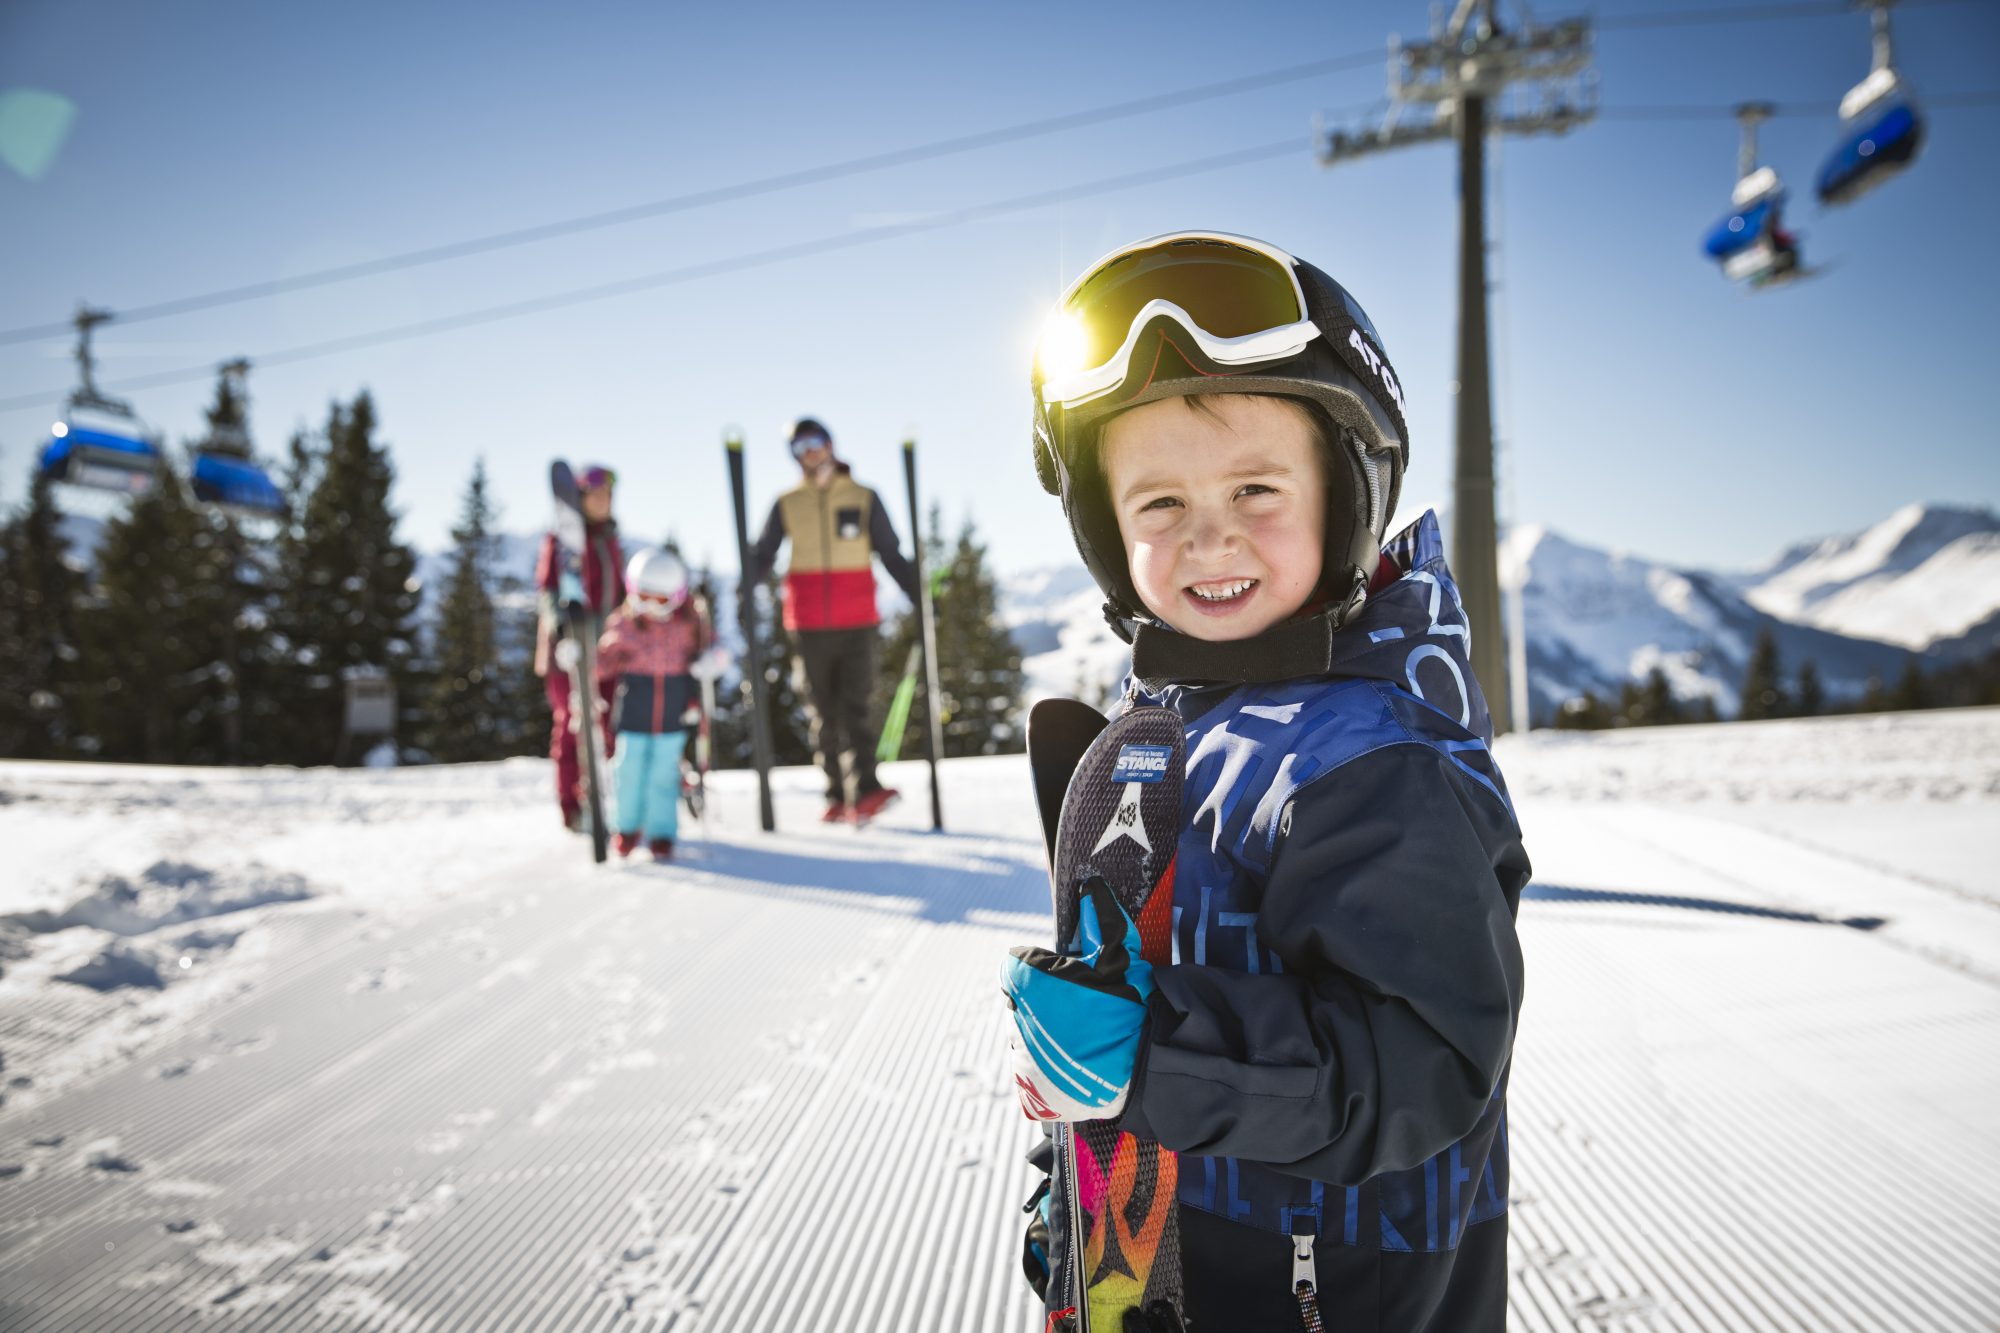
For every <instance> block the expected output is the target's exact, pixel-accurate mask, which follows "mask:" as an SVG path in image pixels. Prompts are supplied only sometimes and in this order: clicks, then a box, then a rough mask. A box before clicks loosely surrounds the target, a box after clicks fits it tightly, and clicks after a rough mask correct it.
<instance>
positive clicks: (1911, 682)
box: [1889, 653, 1931, 709]
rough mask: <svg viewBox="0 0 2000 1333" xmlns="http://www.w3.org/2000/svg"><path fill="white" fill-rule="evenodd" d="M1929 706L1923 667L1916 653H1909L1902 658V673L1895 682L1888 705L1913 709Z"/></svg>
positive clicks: (1928, 686) (1928, 691) (1929, 690)
mask: <svg viewBox="0 0 2000 1333" xmlns="http://www.w3.org/2000/svg"><path fill="white" fill-rule="evenodd" d="M1930 706H1931V689H1930V682H1929V681H1927V680H1925V679H1924V668H1923V665H1922V663H1920V662H1919V661H1918V660H1917V655H1916V654H1915V653H1910V654H1908V655H1906V656H1905V657H1904V658H1903V674H1902V677H1901V678H1900V679H1899V680H1897V682H1896V689H1895V692H1894V693H1892V694H1891V695H1890V696H1889V707H1891V708H1897V709H1913V708H1929V707H1930Z"/></svg>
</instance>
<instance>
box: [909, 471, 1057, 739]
mask: <svg viewBox="0 0 2000 1333" xmlns="http://www.w3.org/2000/svg"><path fill="white" fill-rule="evenodd" d="M942 527H943V520H942V516H941V515H940V514H939V512H938V510H937V508H936V507H935V506H933V507H932V510H931V515H930V524H929V530H930V532H929V535H928V536H927V537H926V538H925V543H924V549H925V565H926V566H927V568H928V569H929V570H931V571H933V572H935V571H938V570H942V571H943V579H944V591H943V592H942V594H941V595H939V596H938V597H936V598H935V599H934V602H933V612H934V616H935V620H936V626H935V630H936V638H937V656H938V693H939V695H940V696H941V703H942V706H943V710H944V755H945V757H948V758H956V757H959V756H962V755H975V754H1010V753H1015V752H1018V751H1020V750H1021V749H1023V748H1024V746H1025V744H1026V738H1025V736H1024V735H1023V732H1022V729H1021V726H1020V722H1019V714H1020V711H1021V690H1022V686H1023V684H1024V682H1025V679H1026V678H1025V674H1024V673H1023V672H1022V670H1021V654H1020V651H1019V650H1018V649H1017V648H1016V647H1015V646H1014V640H1013V637H1012V636H1011V635H1010V634H1009V633H1008V632H1007V627H1006V625H1005V624H1004V623H1002V621H1001V618H1000V593H999V587H998V585H997V584H996V582H995V580H994V579H993V576H992V575H991V574H990V573H988V572H987V569H986V547H985V546H984V545H983V544H981V543H980V542H979V540H978V536H977V530H976V529H975V528H974V526H973V523H972V520H971V519H970V518H967V519H966V520H965V522H964V524H963V525H962V526H961V527H960V528H959V533H958V540H957V542H956V543H955V545H954V546H953V548H952V549H951V550H950V551H949V552H947V551H946V550H945V548H944V545H943V542H942V540H941V539H940V538H939V537H938V536H937V534H938V533H939V532H940V531H941V530H942ZM920 632H921V624H920V620H919V617H918V615H917V612H916V609H915V608H914V607H913V608H911V609H910V610H909V611H906V612H904V613H903V614H902V615H901V616H899V617H898V618H897V620H896V622H895V623H894V625H893V626H892V627H891V629H890V633H889V636H888V640H887V643H886V644H885V646H884V648H883V652H882V657H881V669H880V671H879V672H878V674H877V679H876V689H875V705H874V707H875V716H876V717H878V718H879V717H881V716H882V715H883V714H884V712H885V711H886V709H887V708H888V704H889V699H890V697H891V696H892V695H893V694H894V693H895V689H896V684H897V682H898V681H899V680H900V679H901V678H902V675H903V671H904V669H905V666H906V665H907V663H908V661H909V653H910V647H911V645H912V644H914V643H915V642H916V640H917V635H918V634H919V633H920ZM919 686H920V687H919V689H918V690H917V693H916V697H915V699H914V700H913V701H912V703H911V706H910V720H909V726H908V728H907V730H906V731H905V732H904V736H903V754H905V755H911V754H922V753H923V745H924V741H923V737H924V734H925V731H926V730H927V729H928V728H929V726H930V702H929V699H928V697H927V693H928V692H927V691H926V690H924V689H923V688H921V682H919Z"/></svg>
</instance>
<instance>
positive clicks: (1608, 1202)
mask: <svg viewBox="0 0 2000 1333" xmlns="http://www.w3.org/2000/svg"><path fill="white" fill-rule="evenodd" d="M1502 758H1503V762H1504V763H1505V765H1506V767H1507V769H1508V772H1509V775H1510V778H1511V781H1512V784H1513V787H1514V792H1515V795H1516V798H1517V801H1518V803H1519V806H1520V809H1521V813H1522V818H1523V822H1524V824H1525V825H1526V827H1527V829H1528V834H1529V841H1530V848H1531V851H1532V853H1533V855H1534V858H1535V862H1536V869H1537V877H1536V885H1535V887H1534V888H1533V889H1532V890H1531V894H1530V897H1529V899H1528V900H1527V901H1526V902H1524V904H1523V906H1522V914H1521V920H1522V924H1521V930H1522V935H1523V939H1524V941H1525V946H1526V949H1527V951H1528V966H1529V999H1528V1007H1527V1012H1526V1014H1525V1016H1524V1019H1523V1027H1522V1033H1521V1039H1520V1044H1519V1048H1518V1052H1517V1059H1516V1074H1515V1078H1514V1094H1513V1101H1512V1114H1511V1116H1510V1139H1511V1143H1512V1146H1513V1152H1514V1155H1515V1198H1514V1210H1513V1263H1514V1268H1515V1282H1514V1286H1513V1318H1512V1320H1511V1326H1512V1327H1513V1328H1514V1329H1517V1330H1552V1329H1578V1330H1597V1329H1609V1328H1618V1329H1660V1330H1668V1329H1684V1330H1693V1329H1731V1330H1735V1329H1741V1330H1800V1331H1802V1333H1803V1331H1805V1330H1811V1331H1813V1333H1818V1331H1819V1330H1828V1329H1852V1330H1897V1329H1906V1330H1924V1331H1925V1333H1931V1331H1932V1330H1955V1329H1964V1330H1975V1329H1977V1330H1990V1329H1992V1328H1994V1327H1995V1326H1996V1324H2000V1277H1996V1274H1995V1269H1994V1265H1993V1263H1992V1256H1993V1255H1994V1254H1995V1253H1996V1252H2000V1188H1996V1186H2000V1149H1996V1147H1995V1145H1994V1143H1993V1128H1994V1118H1993V1114H1992V1109H1991V1108H1992V1106H1993V1105H1994V1103H1995V1099H1996V1096H2000V1066H1996V1063H1995V1061H1994V1060H1993V1052H1994V1051H1995V1050H2000V875H1996V873H1995V871H1994V869H1993V863H1994V853H1995V852H1996V851H2000V833H1996V830H2000V817H1997V816H2000V713H1996V712H1995V711H1992V710H1986V711H1975V712H1964V713H1934V714H1918V715H1903V716H1899V717H1890V718H1879V719H1868V718H1863V719H1829V720H1817V721H1812V722H1793V723H1774V724H1756V725H1749V724H1739V725H1734V726H1728V727H1708V728H1684V729H1678V730H1671V731H1659V732H1654V733H1650V734H1649V733H1637V732H1632V733H1618V734H1614V735H1606V736H1594V737H1573V736H1556V735H1547V734H1544V735H1538V736H1535V737H1532V738H1529V739H1527V740H1525V741H1509V742H1507V743H1505V744H1504V745H1503V748H1502ZM945 773H946V791H945V806H946V815H947V818H948V820H949V822H950V824H951V831H950V832H949V833H947V834H945V835H942V836H936V835H931V834H928V833H926V832H922V831H920V829H921V826H922V825H924V824H927V823H928V818H927V815H928V811H927V803H926V802H924V801H922V800H920V799H915V800H911V801H908V802H906V803H905V804H904V805H903V806H902V807H900V808H898V809H896V810H894V811H892V812H891V815H890V817H889V818H888V819H886V820H885V821H883V824H882V826H879V827H877V828H874V829H871V830H868V831H865V832H859V833H857V832H855V831H853V830H848V829H828V828H824V827H822V826H821V825H819V824H817V823H816V822H814V820H813V818H812V817H813V815H814V814H815V813H816V801H815V799H814V797H815V784H814V777H813V775H812V774H810V773H807V772H804V771H798V770H793V771H786V772H782V773H780V774H779V775H778V787H779V791H778V805H779V818H780V822H781V827H782V828H783V830H784V832H783V833H782V834H780V835H779V836H777V837H769V836H765V835H762V834H759V833H758V832H756V831H755V828H754V818H753V814H752V812H753V810H754V803H753V797H752V788H751V785H750V784H749V782H748V781H746V777H747V775H737V774H730V775H724V776H722V777H721V778H720V779H719V780H718V782H717V787H718V789H719V793H718V801H717V805H718V808H719V809H718V817H717V819H716V821H715V827H714V828H713V830H712V837H711V838H710V840H709V841H708V842H707V843H706V844H705V845H704V844H703V843H702V841H701V839H699V838H698V837H691V838H690V839H689V841H688V845H687V846H686V848H685V850H686V853H687V854H686V859H685V860H684V861H683V862H682V863H680V864H677V865H675V866H673V867H671V868H661V869H655V868H653V867H650V866H647V867H638V866H628V867H616V868H610V869H598V868H594V867H592V866H591V865H590V864H589V861H588V857H587V854H586V852H585V849H584V847H583V845H582V843H581V842H580V841H578V840H576V839H574V838H570V837H568V836H567V835H564V834H562V833H561V832H560V831H559V830H557V829H555V828H554V827H553V825H554V817H553V814H552V808H553V802H552V801H550V800H549V799H548V793H547V792H546V790H545V784H546V782H547V777H546V767H545V765H542V764H540V763H534V762H526V761H518V762H514V763H509V764H502V765H489V766H467V767H461V768H433V769H412V770H404V771H401V772H392V773H365V772H342V773H335V772H326V771H307V772H293V771H270V772H256V773H240V772H220V771H201V770H171V769H139V768H113V767H93V766H48V765H31V764H4V765H0V846H4V847H6V848H7V849H8V854H7V861H8V865H7V871H6V874H5V875H4V876H0V912H9V913H12V914H13V915H12V916H11V918H10V924H8V925H7V926H6V927H5V928H4V933H0V963H4V966H5V968H6V973H5V976H4V977H0V1053H3V1054H4V1056H5V1061H6V1063H5V1068H4V1071H0V1078H4V1079H6V1080H8V1081H9V1082H8V1084H7V1086H6V1088H5V1092H6V1098H7V1100H6V1104H5V1106H4V1108H0V1270H4V1272H5V1273H6V1280H5V1281H4V1282H0V1326H4V1327H6V1328H9V1329H36V1330H41V1329H100V1328H118V1329H135V1330H143V1329H168V1328H183V1327H187V1326H189V1325H190V1324H191V1323H192V1322H193V1319H194V1318H195V1317H201V1318H202V1319H203V1320H204V1322H214V1323H216V1325H217V1326H218V1327H271V1328H285V1329H293V1328H320V1329H348V1328H356V1329H358V1328H370V1329H390V1330H423V1329H430V1330H447V1329H478V1330H487V1329H494V1330H527V1329H605V1330H609V1329H627V1328H635V1329H636V1328H644V1329H665V1328H674V1329H679V1330H711V1329H713V1330H723V1329H732V1330H771V1329H786V1330H791V1329H814V1330H818V1329H827V1330H844V1329H853V1330H869V1331H870V1333H877V1331H878V1330H879V1331H887V1330H911V1331H912V1333H928V1331H930V1330H975V1329H977V1330H1006V1331H1007V1333H1027V1331H1028V1330H1032V1329H1037V1328H1039V1327H1040V1320H1039V1319H1038V1318H1037V1317H1036V1316H1035V1313H1034V1311H1033V1309H1032V1302H1031V1300H1030V1298H1029V1297H1028V1295H1027V1292H1026V1288H1025V1286H1024V1285H1023V1284H1022V1283H1021V1281H1020V1279H1019V1277H1018V1275H1017V1274H1018V1270H1017V1259H1016V1255H1017V1252H1018V1250H1017V1244H1018V1234H1019V1226H1020V1223H1021V1221H1022V1218H1021V1216H1020V1213H1019V1211H1018V1208H1017V1205H1018V1203H1019V1201H1020V1200H1021V1199H1022V1198H1024V1197H1025V1196H1026V1194H1027V1192H1028V1189H1029V1185H1030V1180H1031V1170H1030V1168H1029V1167H1028V1166H1026V1165H1025V1163H1023V1162H1022V1161H1021V1157H1020V1154H1021V1152H1022V1151H1023V1150H1024V1149H1025V1148H1026V1147H1027V1146H1028V1145H1029V1144H1030V1142H1031V1141H1032V1140H1033V1137H1034V1135H1035V1131H1034V1130H1033V1128H1032V1127H1030V1126H1029V1125H1028V1124H1027V1123H1026V1122H1025V1121H1023V1120H1022V1119H1021V1118H1020V1116H1019V1113H1018V1111H1016V1110H1015V1108H1014V1105H1013V1099H1012V1096H1011V1094H1010V1093H1009V1092H1008V1089H1007V1081H1006V1079H1005V1077H1004V1075H1003V1072H1002V1060H1001V1052H1002V1044H1003V1027H1002V1017H1001V1010H1000V1006H999V1001H998V998H997V984H996V973H997V969H998V959H999V957H1000V956H1001V953H1002V951H1003V950H1004V948H1005V946H1006V945H1007V944H1009V943H1011V942H1015V941H1017V940H1024V939H1034V938H1039V937H1040V936H1041V935H1042V934H1043V933H1044V932H1045V929H1046V927H1045V925H1044V917H1043V912H1044V907H1045V903H1046V890H1045V887H1044V884H1043V881H1042V872H1041V866H1040V859H1041V854H1040V847H1039V842H1038V837H1037V833H1036V830H1035V826H1034V816H1033V813H1032V807H1031V804H1030V800H1029V795H1028V790H1027V780H1026V773H1025V765H1024V763H1023V762H1022V761H1021V760H1020V759H1019V758H1003V759H993V760H970V761H963V762H956V763H952V764H948V765H946V766H945ZM894 779H895V780H898V781H900V782H901V784H902V785H903V786H904V787H905V789H906V790H907V791H910V792H911V793H912V795H913V796H914V795H916V794H917V791H918V788H919V786H920V784H921V782H922V768H921V766H918V765H902V766H899V767H898V768H897V769H896V770H894ZM183 959H185V960H186V964H185V965H183V963H182V960H183ZM58 976H68V977H72V978H76V979H72V980H66V981H65V980H57V979H56V978H57V977H58Z"/></svg>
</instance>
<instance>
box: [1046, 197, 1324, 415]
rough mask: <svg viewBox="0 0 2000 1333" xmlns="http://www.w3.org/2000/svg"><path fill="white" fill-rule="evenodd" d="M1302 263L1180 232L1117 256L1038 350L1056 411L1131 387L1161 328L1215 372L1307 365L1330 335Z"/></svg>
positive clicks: (1081, 286)
mask: <svg viewBox="0 0 2000 1333" xmlns="http://www.w3.org/2000/svg"><path fill="white" fill-rule="evenodd" d="M1295 263H1296V261H1295V260H1293V258H1292V257H1291V256H1290V255H1288V254H1286V253H1285V252H1284V251H1282V250H1279V249H1277V248H1276V247H1274V246H1269V245H1266V244H1264V243H1263V242H1262V241H1255V240H1251V239H1250V238H1248V237H1245V236H1231V235H1228V234H1226V233H1222V232H1180V233H1176V234H1174V235H1170V236H1156V237H1153V238H1152V239H1150V240H1145V241H1140V242H1138V243H1137V244H1134V245H1130V246H1127V247H1126V248H1124V249H1123V250H1117V251H1113V252H1112V253H1111V254H1110V255H1107V256H1106V257H1105V258H1104V259H1102V260H1099V261H1098V263H1097V264H1096V265H1095V266H1093V267H1092V268H1091V270H1090V271H1089V272H1088V273H1085V274H1084V275H1083V276H1082V277H1081V278H1078V279H1077V280H1076V282H1074V283H1073V284H1071V286H1070V289H1069V290H1068V291H1067V292H1065V293H1063V298H1062V300H1061V301H1060V302H1059V303H1058V304H1057V307H1056V312H1055V314H1054V315H1052V316H1051V317H1050V319H1049V323H1048V326H1047V327H1046V328H1045V329H1044V330H1043V332H1042V337H1041V340H1040V342H1039V343H1038V344H1037V346H1036V349H1035V377H1036V382H1037V388H1038V392H1039V393H1040V395H1041V399H1042V402H1043V404H1044V405H1046V406H1051V407H1053V406H1061V407H1075V406H1077V405H1079V404H1082V403H1087V402H1089V401H1091V400H1092V399H1095V398H1098V397H1101V396H1102V395H1104V394H1106V393H1109V392H1110V391H1112V390H1113V389H1115V388H1117V387H1118V386H1119V385H1120V384H1122V383H1124V382H1125V380H1126V378H1127V377H1128V375H1129V374H1130V373H1131V371H1132V369H1133V367H1132V366H1131V360H1132V353H1133V349H1134V348H1135V347H1136V346H1137V345H1138V342H1139V339H1140V337H1141V336H1142V335H1143V334H1144V333H1145V331H1146V329H1147V327H1148V326H1150V325H1151V324H1152V323H1153V322H1154V321H1155V320H1157V319H1161V318H1165V319H1169V320H1171V321H1173V323H1174V324H1176V325H1177V326H1178V327H1179V330H1180V332H1181V333H1183V334H1185V335H1186V337H1187V339H1188V341H1189V342H1190V343H1192V344H1193V346H1194V347H1195V348H1197V349H1199V351H1200V352H1201V354H1202V356H1204V357H1205V358H1207V360H1209V361H1210V362H1212V363H1214V364H1216V365H1218V366H1223V367H1232V368H1233V367H1238V366H1240V367H1244V368H1246V369H1247V368H1249V367H1252V366H1258V365H1263V364H1266V363H1268V362H1273V361H1282V360H1285V359H1287V358H1289V357H1293V356H1297V355H1298V354H1299V353H1300V352H1301V351H1303V350H1304V349H1305V347H1306V344H1308V343H1310V342H1311V341H1312V340H1313V339H1314V338H1316V337H1318V336H1319V333H1320V330H1319V328H1318V326H1317V325H1315V324H1314V323H1313V321H1312V320H1311V318H1310V317H1309V316H1308V314H1307V307H1306V295H1305V291H1304V289H1303V288H1302V287H1301V286H1300V284H1299V278H1298V274H1297V272H1296V270H1295V268H1294V264H1295Z"/></svg>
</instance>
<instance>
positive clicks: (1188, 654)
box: [1104, 570, 1368, 691]
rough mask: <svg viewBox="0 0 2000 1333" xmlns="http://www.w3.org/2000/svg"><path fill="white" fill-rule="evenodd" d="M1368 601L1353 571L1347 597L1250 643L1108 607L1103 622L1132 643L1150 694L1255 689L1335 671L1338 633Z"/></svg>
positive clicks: (1362, 579)
mask: <svg viewBox="0 0 2000 1333" xmlns="http://www.w3.org/2000/svg"><path fill="white" fill-rule="evenodd" d="M1367 599H1368V580H1367V577H1366V576H1365V575H1362V574H1361V573H1360V571H1359V570H1351V571H1350V573H1349V577H1348V586H1347V589H1346V591H1345V592H1344V593H1337V594H1336V595H1335V597H1334V600H1333V601H1332V602H1331V603H1330V604H1328V605H1327V606H1326V608H1325V609H1323V610H1322V611H1320V612H1319V613H1318V614H1317V615H1313V616H1307V617H1304V618H1302V619H1294V620H1286V621H1282V622H1280V623H1278V624H1276V625H1273V626H1272V627H1271V628H1269V629H1267V630H1265V631H1264V632H1263V633H1262V634H1258V635H1255V636H1253V637H1251V638H1248V639H1227V640H1220V641H1218V640H1213V639H1197V638H1195V637H1194V636H1193V635H1191V634H1180V633H1176V632H1175V631H1173V630H1170V629H1167V628H1165V627H1164V626H1161V625H1156V624H1154V623H1153V622H1151V621H1147V620H1140V619H1138V618H1137V617H1127V616H1124V615H1122V614H1121V613H1122V612H1123V610H1124V608H1122V607H1120V606H1118V605H1117V604H1116V603H1106V605H1105V608H1104V614H1105V618H1106V619H1107V620H1109V621H1111V627H1112V629H1113V630H1114V631H1116V632H1118V633H1119V634H1120V636H1121V637H1123V638H1125V639H1127V640H1129V641H1130V642H1131V644H1132V674H1133V676H1135V677H1137V678H1138V681H1139V684H1140V685H1142V686H1143V687H1145V688H1146V689H1147V690H1149V691H1155V690H1158V689H1159V688H1160V686H1162V685H1165V684H1168V683H1170V682H1176V683H1181V684H1196V683H1199V684H1230V685H1253V684H1264V683H1268V682H1270V681H1278V680H1295V679H1297V678H1299V677H1302V676H1303V677H1311V676H1324V675H1326V674H1328V673H1329V672H1331V671H1332V670H1333V659H1334V642H1333V641H1334V635H1335V634H1336V633H1337V632H1338V631H1339V629H1340V627H1341V626H1342V625H1345V624H1346V623H1347V622H1348V620H1350V619H1351V618H1352V617H1353V616H1354V614H1355V613H1356V612H1357V611H1359V610H1360V609H1361V604H1362V603H1363V602H1364V601H1366V600H1367Z"/></svg>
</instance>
